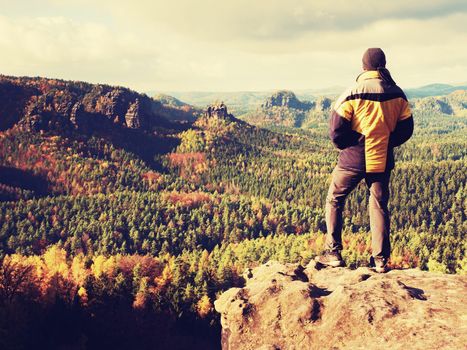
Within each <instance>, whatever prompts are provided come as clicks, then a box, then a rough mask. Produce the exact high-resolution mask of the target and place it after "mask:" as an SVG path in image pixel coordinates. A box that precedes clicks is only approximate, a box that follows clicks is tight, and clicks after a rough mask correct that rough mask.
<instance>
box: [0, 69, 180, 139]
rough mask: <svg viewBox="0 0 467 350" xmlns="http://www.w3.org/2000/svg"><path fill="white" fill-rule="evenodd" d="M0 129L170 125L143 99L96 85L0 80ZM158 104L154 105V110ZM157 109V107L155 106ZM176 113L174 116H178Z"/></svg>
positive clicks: (163, 110)
mask: <svg viewBox="0 0 467 350" xmlns="http://www.w3.org/2000/svg"><path fill="white" fill-rule="evenodd" d="M0 92H1V93H2V94H1V96H0V117H3V115H6V116H11V117H8V119H7V118H4V119H5V122H3V119H0V130H5V129H6V128H10V127H12V126H13V125H14V124H15V123H18V122H19V121H21V119H23V118H24V119H26V120H24V121H21V123H20V124H21V125H20V126H21V127H30V128H31V130H36V131H37V130H39V129H40V130H48V129H53V128H55V129H60V130H62V129H63V128H64V127H70V126H71V127H72V128H75V129H76V128H78V129H83V130H87V131H92V129H93V128H94V127H96V126H97V127H99V126H100V127H102V128H106V127H108V124H106V123H102V122H106V120H105V119H107V121H111V122H113V123H117V124H118V125H120V126H122V127H128V128H132V129H143V130H144V131H149V132H152V131H153V129H154V128H157V127H163V128H167V127H170V126H171V125H170V123H169V122H168V121H167V119H165V118H164V117H163V116H162V115H164V114H165V115H168V116H169V115H170V113H171V111H170V110H168V109H167V108H165V107H163V106H160V103H158V102H157V101H154V100H152V99H150V98H149V97H148V96H147V95H144V94H139V93H137V92H135V91H132V90H130V89H126V88H122V87H112V86H108V85H101V84H95V85H94V84H88V83H83V82H74V81H62V80H52V79H45V78H15V77H7V76H0ZM155 105H157V106H155ZM156 107H157V108H156ZM178 113H179V112H178Z"/></svg>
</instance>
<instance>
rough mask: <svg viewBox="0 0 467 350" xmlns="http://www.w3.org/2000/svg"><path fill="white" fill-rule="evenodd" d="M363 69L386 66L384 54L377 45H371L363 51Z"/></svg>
mask: <svg viewBox="0 0 467 350" xmlns="http://www.w3.org/2000/svg"><path fill="white" fill-rule="evenodd" d="M362 62H363V69H366V70H377V69H378V68H385V67H386V56H385V55H384V52H383V50H381V49H380V48H379V47H372V48H369V49H367V50H366V51H365V53H364V54H363V58H362Z"/></svg>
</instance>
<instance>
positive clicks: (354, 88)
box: [334, 84, 358, 110]
mask: <svg viewBox="0 0 467 350" xmlns="http://www.w3.org/2000/svg"><path fill="white" fill-rule="evenodd" d="M357 86H358V84H354V85H353V86H350V87H348V88H347V89H345V90H344V92H343V93H342V94H340V95H339V97H338V98H337V99H336V102H334V109H335V110H336V109H338V108H339V106H340V105H341V104H342V103H344V102H345V101H347V100H348V99H349V98H351V96H352V95H354V94H355V92H356V91H357Z"/></svg>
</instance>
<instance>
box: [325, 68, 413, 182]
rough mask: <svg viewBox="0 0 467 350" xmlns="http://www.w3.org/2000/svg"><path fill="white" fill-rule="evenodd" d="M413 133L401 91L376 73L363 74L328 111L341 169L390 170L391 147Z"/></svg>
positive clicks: (391, 165) (377, 171) (371, 171)
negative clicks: (329, 111)
mask: <svg viewBox="0 0 467 350" xmlns="http://www.w3.org/2000/svg"><path fill="white" fill-rule="evenodd" d="M412 133H413V118H412V112H411V110H410V106H409V103H408V101H407V98H406V97H405V94H404V92H403V91H402V89H401V88H399V87H398V86H397V85H389V84H387V83H385V82H384V81H383V80H382V79H381V78H380V76H379V73H378V71H372V70H371V71H365V72H363V73H362V74H360V75H359V77H358V78H357V84H356V86H355V87H353V88H351V89H349V90H348V91H346V92H344V94H342V95H341V96H340V97H339V98H338V99H337V101H336V103H335V104H334V106H333V108H332V110H331V119H330V136H331V140H332V142H333V143H334V145H335V146H336V147H337V148H339V149H340V150H341V152H340V154H339V162H338V165H339V166H340V167H342V168H344V169H350V170H356V171H363V172H367V173H382V172H384V171H386V170H389V169H392V168H394V155H393V148H394V147H397V146H400V145H401V144H403V143H404V142H405V141H407V140H408V139H409V138H410V137H411V136H412Z"/></svg>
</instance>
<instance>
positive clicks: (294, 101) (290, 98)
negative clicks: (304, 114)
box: [261, 90, 313, 111]
mask: <svg viewBox="0 0 467 350" xmlns="http://www.w3.org/2000/svg"><path fill="white" fill-rule="evenodd" d="M261 107H262V108H271V107H287V108H294V109H299V110H305V111H307V110H309V109H311V108H312V107H313V103H312V102H308V101H305V102H302V101H300V100H299V99H298V98H297V96H295V94H294V93H293V92H292V91H287V90H280V91H276V92H275V93H274V94H272V95H271V96H269V97H268V98H267V99H266V101H264V103H263V104H262V105H261Z"/></svg>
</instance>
